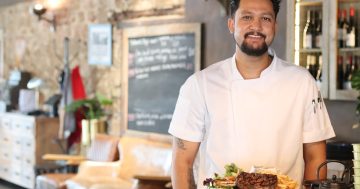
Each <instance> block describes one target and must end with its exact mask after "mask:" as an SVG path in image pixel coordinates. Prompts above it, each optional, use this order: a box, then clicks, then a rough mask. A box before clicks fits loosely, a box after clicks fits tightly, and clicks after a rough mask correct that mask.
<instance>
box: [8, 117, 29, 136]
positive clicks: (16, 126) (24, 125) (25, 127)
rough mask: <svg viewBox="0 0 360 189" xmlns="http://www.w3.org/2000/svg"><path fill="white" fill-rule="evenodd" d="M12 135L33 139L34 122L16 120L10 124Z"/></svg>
mask: <svg viewBox="0 0 360 189" xmlns="http://www.w3.org/2000/svg"><path fill="white" fill-rule="evenodd" d="M11 127H12V130H13V133H16V134H18V135H21V136H25V137H33V135H34V122H33V121H32V122H31V121H30V120H21V119H20V120H17V121H13V122H12V126H11Z"/></svg>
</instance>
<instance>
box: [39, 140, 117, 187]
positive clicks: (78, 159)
mask: <svg viewBox="0 0 360 189" xmlns="http://www.w3.org/2000/svg"><path fill="white" fill-rule="evenodd" d="M118 143H119V138H118V137H114V136H109V135H104V134H97V135H96V136H95V139H94V141H93V142H92V143H91V145H90V148H89V150H88V153H87V156H86V157H83V156H73V155H66V154H45V155H44V156H43V159H45V160H51V161H54V160H55V161H59V160H64V161H66V165H68V166H72V167H73V166H78V165H79V164H80V165H81V164H82V163H84V164H86V163H92V162H94V164H95V163H96V162H112V161H115V160H118V159H119V151H118V147H117V146H118ZM75 175H76V174H71V173H48V174H43V175H39V176H37V177H36V188H37V189H66V186H65V181H66V180H67V179H69V178H71V177H74V176H75Z"/></svg>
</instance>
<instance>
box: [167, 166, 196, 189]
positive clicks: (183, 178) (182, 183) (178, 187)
mask: <svg viewBox="0 0 360 189" xmlns="http://www.w3.org/2000/svg"><path fill="white" fill-rule="evenodd" d="M171 180H172V184H173V188H174V189H182V188H189V189H195V188H196V185H195V181H194V175H193V169H192V167H189V166H177V168H175V167H173V170H172V177H171Z"/></svg>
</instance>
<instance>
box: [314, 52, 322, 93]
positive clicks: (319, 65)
mask: <svg viewBox="0 0 360 189" xmlns="http://www.w3.org/2000/svg"><path fill="white" fill-rule="evenodd" d="M322 61H323V60H322V55H321V54H320V55H319V57H318V62H317V64H316V70H317V72H316V78H315V79H316V85H317V86H318V88H319V89H320V88H321V83H322V65H323V62H322Z"/></svg>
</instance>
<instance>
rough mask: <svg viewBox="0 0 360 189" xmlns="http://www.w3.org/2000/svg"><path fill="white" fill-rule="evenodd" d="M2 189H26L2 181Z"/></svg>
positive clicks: (0, 187)
mask: <svg viewBox="0 0 360 189" xmlns="http://www.w3.org/2000/svg"><path fill="white" fill-rule="evenodd" d="M0 189H24V188H23V187H20V186H17V185H15V184H11V183H9V182H6V181H4V180H1V179H0Z"/></svg>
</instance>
